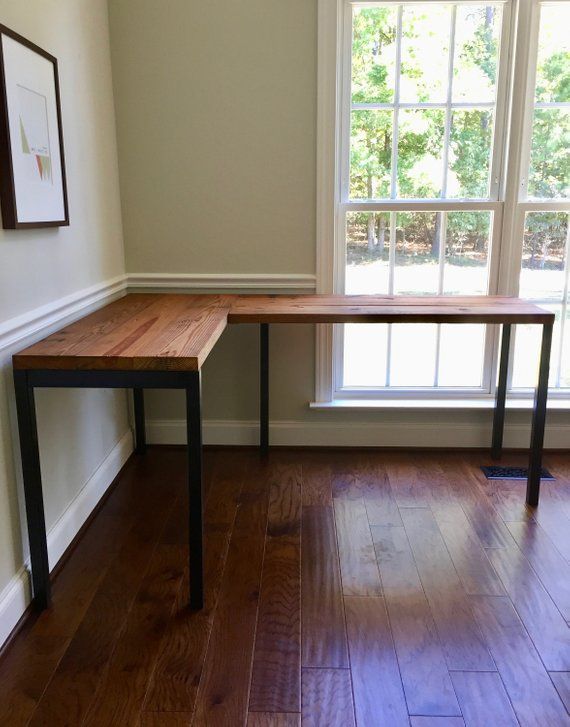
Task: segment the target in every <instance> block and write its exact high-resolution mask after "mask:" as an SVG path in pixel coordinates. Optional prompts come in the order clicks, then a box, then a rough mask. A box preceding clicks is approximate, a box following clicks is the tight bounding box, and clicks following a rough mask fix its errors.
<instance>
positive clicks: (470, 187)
mask: <svg viewBox="0 0 570 727" xmlns="http://www.w3.org/2000/svg"><path fill="white" fill-rule="evenodd" d="M327 5H328V6H329V10H330V11H331V15H332V17H333V20H329V23H330V25H329V31H330V36H331V37H334V36H332V31H333V29H336V31H337V32H336V37H337V38H338V41H337V47H336V78H335V79H334V84H335V86H334V99H333V102H332V103H331V99H330V98H328V106H327V94H326V83H327V78H328V76H327V74H326V69H323V67H322V65H323V63H324V62H326V61H324V58H326V57H327V56H326V52H325V50H326V45H325V44H324V43H322V42H321V43H320V52H321V56H320V62H319V74H320V75H319V86H320V93H321V96H320V99H319V114H320V139H319V148H320V162H321V164H320V169H321V173H320V174H321V185H320V186H321V189H320V196H319V199H320V201H321V207H320V216H319V220H320V232H319V239H320V256H319V257H320V261H319V276H318V277H319V285H320V289H321V290H323V291H324V290H327V289H328V290H331V289H332V290H334V291H335V292H346V293H351V294H372V293H380V294H397V295H415V296H421V295H483V294H493V293H498V294H517V293H518V292H519V290H520V294H521V295H522V296H524V297H528V298H533V299H535V300H537V301H540V302H541V303H542V304H544V305H548V306H551V307H552V308H553V310H555V311H556V313H557V337H556V340H555V343H554V351H555V354H554V355H553V365H552V379H551V385H552V386H553V387H555V388H557V389H558V390H559V391H563V389H564V387H570V327H569V328H568V330H567V332H566V334H565V328H567V327H566V326H565V322H566V318H567V315H570V312H568V311H567V297H568V272H569V267H568V254H567V251H568V246H569V244H570V243H569V239H570V238H569V232H568V231H569V225H568V216H569V214H568V213H569V211H570V204H569V200H568V196H569V190H568V186H569V185H568V174H569V171H568V170H569V166H570V163H569V158H568V148H569V135H570V133H569V129H570V124H569V120H570V116H569V112H570V103H569V101H570V99H569V90H570V52H569V44H568V34H567V32H566V30H565V29H567V28H568V27H570V2H562V1H559V2H554V3H544V4H539V3H537V2H534V0H531V1H529V2H528V3H521V4H520V6H519V9H518V12H515V9H514V8H513V7H511V4H510V3H509V2H495V3H492V2H486V3H476V2H469V3H465V2H456V3H443V2H437V1H431V2H429V1H428V2H426V3H424V4H417V3H413V4H406V3H398V2H383V3H382V2H380V3H379V2H374V3H372V2H355V3H352V2H345V1H344V0H321V23H322V24H323V26H324V22H325V21H324V19H323V18H324V13H325V11H326V9H327V7H326V6H327ZM332 6H334V9H335V10H338V15H336V14H333V13H332V10H333V7H332ZM323 26H322V27H323ZM322 27H321V31H322ZM514 28H516V29H517V32H516V47H515V44H514V43H512V41H511V38H512V37H515V33H514V32H513V29H514ZM323 49H325V50H323ZM331 52H332V43H331V44H330V46H329V56H328V58H329V60H330V53H331ZM510 59H515V61H516V62H515V61H512V60H510ZM333 65H334V64H333ZM321 85H323V86H324V88H321ZM332 87H333V82H332V81H330V79H329V88H332ZM528 89H530V94H529V93H528ZM329 96H330V94H329ZM533 99H534V104H532V101H533ZM327 113H330V114H333V115H334V118H335V123H334V128H332V126H331V128H329V129H328V131H327V130H326V129H325V130H324V131H323V123H324V121H323V120H324V119H325V118H326V114H327ZM327 133H328V136H327ZM327 144H328V147H327ZM327 149H328V150H329V151H330V152H334V153H333V154H332V156H333V157H334V160H335V164H334V165H330V164H329V165H327V163H326V162H325V155H326V153H327ZM327 175H329V177H330V176H331V175H332V177H333V179H332V181H331V182H330V184H329V187H328V190H329V193H330V197H331V199H332V201H329V204H328V206H327V203H326V201H325V198H324V196H323V195H324V194H325V191H324V190H325V189H326V184H325V178H326V177H327ZM329 181H330V180H329ZM331 221H332V222H331ZM331 239H334V245H332V246H331V244H330V240H331ZM325 246H328V248H332V249H326V250H325V249H324V247H325ZM535 335H536V334H535V332H534V331H533V330H532V328H531V327H529V329H528V330H525V329H524V328H522V327H521V328H520V330H518V331H517V332H516V334H515V344H514V346H513V350H514V352H515V354H514V355H515V364H514V366H513V367H512V369H513V374H512V381H511V382H510V385H511V391H512V393H513V394H516V393H517V392H520V394H521V395H524V394H525V392H526V391H527V390H528V388H529V387H531V386H533V385H534V381H535V376H536V361H537V360H538V339H536V338H535ZM531 352H532V353H531ZM535 352H536V356H535V355H534V353H535ZM497 356H498V336H497V331H496V327H494V326H488V327H485V326H475V325H474V326H446V325H441V326H436V325H431V324H425V325H362V324H359V325H345V326H334V327H333V328H330V329H329V330H328V331H322V332H321V333H320V334H319V344H318V376H317V398H319V399H320V400H327V399H331V398H335V397H340V398H362V397H364V398H366V397H371V398H373V397H377V396H383V397H385V396H394V395H396V396H402V395H413V396H414V398H415V397H417V396H422V395H423V396H431V397H433V396H434V395H439V396H445V397H453V396H460V397H465V396H479V397H481V396H490V395H492V394H493V393H494V387H495V381H494V380H495V378H496V361H497ZM325 357H328V359H329V360H330V361H332V365H330V364H327V362H326V360H325ZM554 357H556V360H554Z"/></svg>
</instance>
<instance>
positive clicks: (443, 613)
mask: <svg viewBox="0 0 570 727" xmlns="http://www.w3.org/2000/svg"><path fill="white" fill-rule="evenodd" d="M402 519H403V521H404V527H405V528H406V533H407V535H408V539H409V541H410V545H411V547H412V552H413V554H414V558H415V561H416V564H417V567H418V572H419V574H420V578H421V581H422V585H423V587H424V590H425V592H426V596H427V598H428V601H429V603H430V606H431V610H432V614H433V617H434V620H435V623H436V626H437V630H438V633H439V638H440V641H441V644H442V646H443V649H444V651H445V655H446V660H447V666H448V668H449V669H465V670H473V671H479V670H482V671H488V670H493V669H495V665H494V663H493V660H492V659H491V656H490V654H489V651H488V649H487V646H486V645H485V642H484V641H483V638H482V637H481V632H480V631H479V629H478V628H477V625H476V623H475V620H474V618H473V614H472V612H471V607H470V604H469V601H468V599H467V596H466V594H465V591H464V590H463V587H462V585H461V582H460V580H459V578H458V576H457V572H456V571H455V567H454V565H453V563H452V561H451V558H450V556H449V553H448V551H447V548H446V547H445V543H444V542H443V538H442V536H441V533H440V532H439V529H438V527H437V524H436V522H435V518H434V516H433V514H432V513H431V511H429V510H427V509H419V508H405V509H402Z"/></svg>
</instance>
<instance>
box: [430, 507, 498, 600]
mask: <svg viewBox="0 0 570 727" xmlns="http://www.w3.org/2000/svg"><path fill="white" fill-rule="evenodd" d="M433 510H434V515H435V519H436V522H437V525H438V528H439V530H440V532H441V534H442V536H443V540H444V542H445V545H446V546H447V550H448V551H449V554H450V556H451V560H452V561H453V565H454V566H455V570H456V571H457V574H458V576H459V578H460V580H461V583H462V585H463V589H464V591H465V593H467V594H469V595H480V596H504V595H505V589H504V587H503V585H502V583H501V580H500V578H499V576H498V575H497V573H496V572H495V569H494V568H493V566H492V565H491V563H490V561H489V559H488V557H487V554H486V552H485V550H484V549H483V547H482V545H481V541H480V540H479V538H478V536H477V533H476V531H475V528H474V527H473V525H472V524H471V522H470V521H469V519H468V518H467V516H466V515H465V512H464V511H463V508H462V507H461V505H446V506H444V507H435V508H433Z"/></svg>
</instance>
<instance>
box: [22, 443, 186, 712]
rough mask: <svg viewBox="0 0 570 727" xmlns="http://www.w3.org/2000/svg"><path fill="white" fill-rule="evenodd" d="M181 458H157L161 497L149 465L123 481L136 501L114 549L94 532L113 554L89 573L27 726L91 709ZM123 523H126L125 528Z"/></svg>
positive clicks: (116, 502) (169, 502)
mask: <svg viewBox="0 0 570 727" xmlns="http://www.w3.org/2000/svg"><path fill="white" fill-rule="evenodd" d="M181 462H182V459H181V458H180V457H170V458H164V459H163V462H162V474H163V475H164V477H165V480H166V481H165V483H164V495H165V496H164V497H161V498H159V497H157V493H156V477H157V474H158V473H157V469H156V468H154V467H153V466H147V467H146V468H145V467H144V465H141V466H138V467H137V468H136V470H138V473H139V480H138V483H137V482H136V480H135V481H134V482H132V483H129V482H128V480H127V484H133V485H134V484H138V488H137V489H138V493H137V496H138V501H137V506H136V507H135V508H132V510H131V511H130V513H129V515H128V516H126V515H123V516H122V517H121V518H120V520H119V522H122V527H123V533H122V536H121V540H120V541H119V543H118V545H120V547H118V548H117V549H116V550H115V551H114V550H113V548H112V547H110V546H111V543H112V541H110V540H109V539H107V540H106V539H105V533H104V531H101V530H100V529H99V532H98V533H97V534H98V536H99V538H101V545H102V546H104V545H105V544H106V545H107V548H108V549H109V550H110V552H111V553H114V556H115V557H114V558H113V560H112V562H111V563H110V564H109V567H108V568H107V569H106V570H104V571H103V573H102V576H103V577H102V578H101V579H100V580H98V579H97V578H93V574H92V576H91V577H92V578H93V584H94V585H95V586H96V589H95V591H94V594H93V597H92V600H91V602H90V603H89V607H88V608H87V609H86V610H85V611H84V614H83V618H82V620H81V623H80V624H79V627H78V628H77V630H76V632H75V634H74V636H73V638H72V640H71V642H70V643H69V645H68V648H67V650H66V652H65V654H64V656H63V658H62V659H61V661H60V662H59V664H58V665H57V668H56V669H55V672H54V674H53V676H52V678H51V680H50V682H49V684H48V685H47V688H46V689H45V691H44V692H43V694H42V697H41V699H40V700H39V703H38V706H37V709H36V711H35V712H34V714H33V717H32V719H31V723H32V724H37V725H43V724H50V723H52V724H58V723H61V724H65V722H66V721H68V722H70V723H73V722H75V723H81V721H82V720H83V719H84V718H85V716H86V715H87V713H88V711H89V709H90V708H91V705H92V703H93V700H94V698H95V694H96V692H97V690H98V689H99V687H100V685H101V681H102V678H103V675H104V672H105V669H106V668H107V667H108V664H109V661H110V659H111V656H112V653H113V650H114V649H115V646H116V643H117V640H118V638H119V636H120V634H121V632H122V631H123V629H124V628H125V624H126V621H127V617H128V615H129V613H130V612H131V608H132V605H133V603H134V601H135V598H136V596H137V592H138V591H139V589H140V587H141V585H142V583H143V578H144V577H145V574H146V572H147V570H148V568H149V561H150V558H151V556H152V553H153V552H154V549H155V547H156V543H157V539H158V538H159V536H160V534H161V532H162V530H163V528H164V527H165V524H166V520H167V517H168V516H169V513H170V512H171V511H172V509H173V506H174V500H173V499H171V498H169V497H168V495H172V493H173V492H175V491H176V490H175V486H176V482H177V479H178V478H177V477H176V475H175V472H176V468H177V466H179V465H180V464H181ZM133 492H134V488H133ZM117 494H119V493H117ZM108 504H109V506H110V509H113V510H115V512H116V511H117V510H118V511H119V512H120V511H121V509H122V508H121V503H120V498H119V497H118V496H117V497H113V498H112V499H111V501H110V502H109V503H108ZM129 521H130V522H131V523H132V527H129V525H128V524H129ZM94 534H95V533H94ZM78 562H83V563H85V564H88V565H89V566H91V567H93V565H94V563H93V561H89V559H87V560H83V561H78ZM75 585H76V587H80V585H81V581H77V580H76V582H75ZM86 592H88V590H87V589H86ZM84 595H86V593H85V592H84Z"/></svg>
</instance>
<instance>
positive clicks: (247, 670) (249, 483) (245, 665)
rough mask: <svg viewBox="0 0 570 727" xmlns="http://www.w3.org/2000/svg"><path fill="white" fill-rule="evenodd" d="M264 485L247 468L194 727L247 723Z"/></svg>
mask: <svg viewBox="0 0 570 727" xmlns="http://www.w3.org/2000/svg"><path fill="white" fill-rule="evenodd" d="M267 484H268V473H267V471H266V470H265V469H263V468H256V467H254V466H252V467H251V469H250V470H249V471H248V473H247V475H246V479H245V484H244V488H243V491H242V495H241V504H240V507H239V510H238V513H237V517H236V521H235V525H234V529H233V532H232V538H231V541H230V550H229V553H228V557H227V561H226V567H225V569H224V575H223V578H222V585H221V588H220V592H219V596H218V603H217V606H216V611H215V614H214V622H213V624H212V631H211V634H210V640H209V643H208V649H207V652H206V658H205V661H204V668H203V671H202V675H201V679H200V684H199V687H198V694H197V697H196V709H195V716H194V720H195V722H196V724H199V725H200V724H228V725H229V724H235V725H239V724H243V723H245V721H246V715H247V697H248V688H249V680H250V675H251V665H252V659H253V646H254V638H255V622H256V617H257V608H258V600H259V588H260V581H261V568H262V562H263V551H264V546H265V534H266V526H267ZM238 614H239V617H238ZM230 645H231V647H230Z"/></svg>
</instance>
